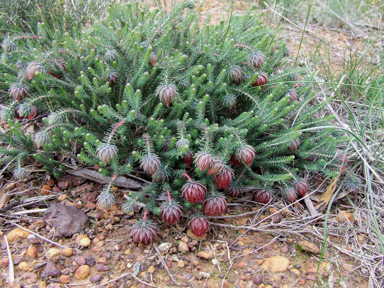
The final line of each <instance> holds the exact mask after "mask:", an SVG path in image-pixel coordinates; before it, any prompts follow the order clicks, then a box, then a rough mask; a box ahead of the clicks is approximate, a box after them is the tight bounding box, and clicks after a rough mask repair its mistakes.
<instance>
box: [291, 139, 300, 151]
mask: <svg viewBox="0 0 384 288" xmlns="http://www.w3.org/2000/svg"><path fill="white" fill-rule="evenodd" d="M299 147H300V139H295V140H293V141H292V142H291V143H289V145H288V148H289V151H291V152H292V153H293V152H295V151H296V150H297V149H298V148H299Z"/></svg>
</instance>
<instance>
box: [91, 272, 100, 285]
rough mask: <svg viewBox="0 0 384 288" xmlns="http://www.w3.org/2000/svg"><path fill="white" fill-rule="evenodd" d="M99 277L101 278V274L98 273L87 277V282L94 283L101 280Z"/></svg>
mask: <svg viewBox="0 0 384 288" xmlns="http://www.w3.org/2000/svg"><path fill="white" fill-rule="evenodd" d="M101 279H103V274H101V273H98V274H95V275H93V276H92V277H91V278H90V279H89V282H91V283H96V282H99V281H101Z"/></svg>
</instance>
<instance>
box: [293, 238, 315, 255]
mask: <svg viewBox="0 0 384 288" xmlns="http://www.w3.org/2000/svg"><path fill="white" fill-rule="evenodd" d="M297 244H298V245H299V246H300V247H301V249H303V250H304V251H308V252H311V253H314V254H320V249H319V247H317V245H316V244H315V243H312V242H309V241H307V240H303V241H298V242H297Z"/></svg>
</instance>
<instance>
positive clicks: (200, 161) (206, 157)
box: [195, 152, 213, 171]
mask: <svg viewBox="0 0 384 288" xmlns="http://www.w3.org/2000/svg"><path fill="white" fill-rule="evenodd" d="M212 162H213V157H212V155H211V154H208V153H205V152H201V153H197V155H196V156H195V163H196V166H197V167H199V169H200V171H203V170H205V169H207V168H209V166H211V164H212Z"/></svg>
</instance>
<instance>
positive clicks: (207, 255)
mask: <svg viewBox="0 0 384 288" xmlns="http://www.w3.org/2000/svg"><path fill="white" fill-rule="evenodd" d="M197 256H198V257H201V258H203V259H206V260H211V259H213V254H212V253H208V252H205V251H200V252H199V253H198V254H197Z"/></svg>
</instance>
